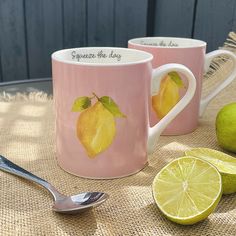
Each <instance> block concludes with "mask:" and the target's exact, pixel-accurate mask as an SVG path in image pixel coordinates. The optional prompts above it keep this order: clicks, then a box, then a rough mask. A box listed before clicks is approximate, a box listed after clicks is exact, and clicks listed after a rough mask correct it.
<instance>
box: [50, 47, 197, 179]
mask: <svg viewBox="0 0 236 236" xmlns="http://www.w3.org/2000/svg"><path fill="white" fill-rule="evenodd" d="M152 59H153V56H152V55H151V54H150V53H147V52H143V51H139V50H135V49H127V48H109V47H97V48H96V47H94V48H72V49H65V50H60V51H57V52H55V53H53V54H52V72H53V95H54V105H55V106H54V107H55V113H56V156H57V161H58V164H59V166H61V167H62V169H64V170H65V171H67V172H69V173H72V174H74V175H77V176H80V177H86V178H95V179H109V178H118V177H124V176H128V175H131V174H134V173H136V172H138V171H139V170H141V169H142V168H143V167H144V166H145V164H146V163H147V152H151V151H153V147H154V144H155V142H156V140H157V139H158V137H159V136H160V134H161V132H162V131H163V130H164V129H165V127H166V126H167V125H168V124H169V123H170V121H171V120H172V119H173V118H174V117H175V116H176V115H177V114H178V113H179V112H180V111H181V110H182V109H183V108H184V107H185V106H186V105H187V104H188V103H189V102H190V100H191V99H192V97H193V95H194V92H195V89H196V81H195V78H194V76H193V74H192V72H191V71H190V70H189V69H188V68H186V67H185V66H183V65H179V64H167V65H163V66H161V67H159V68H157V69H155V70H153V69H152V64H151V61H152ZM170 71H176V72H178V73H181V74H184V75H185V76H186V78H187V80H188V83H189V87H188V90H187V92H186V94H185V96H184V97H183V98H182V99H181V100H180V102H179V103H178V104H177V105H176V106H175V107H174V108H173V109H172V110H171V111H170V112H169V114H168V115H167V116H165V117H164V119H162V120H161V121H160V122H158V123H157V124H155V125H154V127H152V128H151V127H150V126H149V103H150V90H151V84H152V85H153V86H154V87H155V89H158V87H159V84H160V82H161V80H162V79H163V75H164V74H166V73H168V72H170Z"/></svg>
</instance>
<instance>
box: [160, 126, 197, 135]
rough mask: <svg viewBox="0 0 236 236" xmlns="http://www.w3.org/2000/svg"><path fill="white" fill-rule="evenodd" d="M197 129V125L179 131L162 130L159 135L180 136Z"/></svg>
mask: <svg viewBox="0 0 236 236" xmlns="http://www.w3.org/2000/svg"><path fill="white" fill-rule="evenodd" d="M196 129H197V127H194V128H193V129H191V130H181V131H171V130H164V131H163V133H162V134H161V136H180V135H186V134H190V133H192V132H194V131H195V130H196Z"/></svg>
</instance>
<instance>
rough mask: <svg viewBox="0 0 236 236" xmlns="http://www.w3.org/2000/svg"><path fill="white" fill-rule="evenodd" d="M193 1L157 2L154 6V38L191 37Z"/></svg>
mask: <svg viewBox="0 0 236 236" xmlns="http://www.w3.org/2000/svg"><path fill="white" fill-rule="evenodd" d="M194 4H195V0H178V1H173V0H158V1H157V2H156V6H155V20H154V31H153V34H154V35H155V36H172V37H191V36H192V26H193V18H194Z"/></svg>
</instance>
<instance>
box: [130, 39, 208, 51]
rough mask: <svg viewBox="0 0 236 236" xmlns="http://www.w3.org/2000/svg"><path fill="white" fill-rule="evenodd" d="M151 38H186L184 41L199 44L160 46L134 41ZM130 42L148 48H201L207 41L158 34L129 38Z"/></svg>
mask: <svg viewBox="0 0 236 236" xmlns="http://www.w3.org/2000/svg"><path fill="white" fill-rule="evenodd" d="M149 39H153V40H155V39H158V40H171V39H175V40H184V41H192V42H194V43H197V44H198V45H191V46H160V45H146V44H141V43H137V42H133V41H135V40H149ZM128 44H130V45H133V46H140V47H147V48H162V49H170V48H174V49H186V48H200V47H206V45H207V43H206V42H205V41H203V40H199V39H192V38H181V37H162V36H160V37H159V36H157V37H139V38H133V39H130V40H128Z"/></svg>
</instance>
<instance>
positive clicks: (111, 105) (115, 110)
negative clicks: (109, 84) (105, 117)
mask: <svg viewBox="0 0 236 236" xmlns="http://www.w3.org/2000/svg"><path fill="white" fill-rule="evenodd" d="M99 101H100V102H101V103H102V105H103V106H104V107H105V108H106V109H107V110H108V111H110V112H111V114H112V115H113V116H114V117H126V115H124V114H123V113H122V112H121V111H120V109H119V107H118V105H117V104H116V103H115V102H114V101H113V100H112V98H110V97H108V96H103V97H100V98H99Z"/></svg>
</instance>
